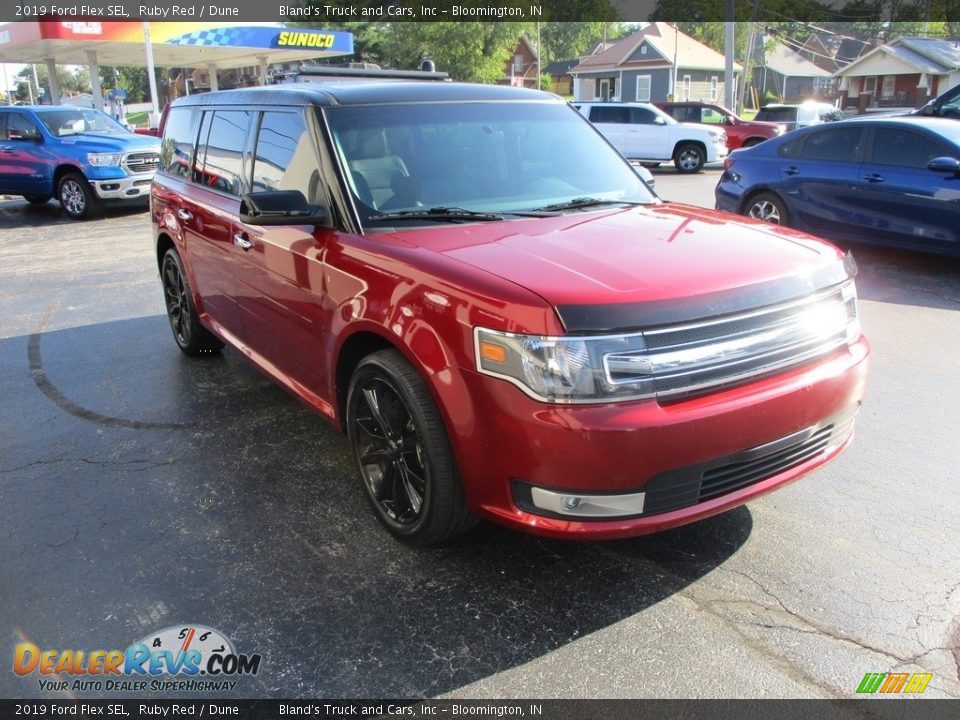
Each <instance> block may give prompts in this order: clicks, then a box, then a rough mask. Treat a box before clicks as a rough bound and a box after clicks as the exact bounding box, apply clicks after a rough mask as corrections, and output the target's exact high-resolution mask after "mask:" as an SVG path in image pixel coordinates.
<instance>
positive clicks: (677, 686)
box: [0, 172, 960, 698]
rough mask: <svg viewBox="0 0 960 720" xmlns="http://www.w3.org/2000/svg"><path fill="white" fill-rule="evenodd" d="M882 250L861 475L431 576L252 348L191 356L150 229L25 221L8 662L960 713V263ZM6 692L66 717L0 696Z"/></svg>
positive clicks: (514, 541)
mask: <svg viewBox="0 0 960 720" xmlns="http://www.w3.org/2000/svg"><path fill="white" fill-rule="evenodd" d="M715 181H716V176H715V174H714V173H711V172H708V173H703V174H701V175H699V176H697V177H696V178H693V179H691V178H687V177H679V176H673V175H671V174H669V173H662V174H660V175H659V176H658V179H657V185H658V190H659V191H660V192H661V194H663V195H665V196H667V197H670V193H671V192H676V193H678V195H680V199H685V200H691V199H693V200H695V199H696V198H702V199H704V200H705V202H704V203H703V204H708V203H709V201H708V200H707V197H708V196H707V195H706V194H705V193H708V192H709V191H710V190H712V184H713V183H715ZM688 192H689V193H691V194H692V193H694V192H695V193H697V194H696V196H695V197H683V194H685V193H688ZM854 253H855V255H856V257H857V261H858V263H859V265H860V269H861V272H860V277H859V279H858V286H859V289H860V295H861V314H862V318H863V325H864V328H865V331H866V333H867V335H868V337H869V339H870V341H871V343H872V345H873V364H872V371H871V378H870V384H869V387H868V394H867V399H866V403H865V405H864V407H863V410H862V412H861V414H860V417H859V419H858V424H857V437H856V438H855V440H854V443H853V445H852V446H851V448H850V449H849V450H848V451H847V452H846V453H845V454H844V455H842V456H841V457H840V458H839V459H838V460H836V461H835V462H834V463H832V464H831V465H829V466H827V467H826V468H823V469H821V470H819V471H817V472H815V473H813V474H812V475H809V476H807V477H806V478H803V479H802V480H800V481H799V482H797V483H794V484H792V485H790V486H788V487H786V488H784V489H782V490H780V491H778V492H776V493H774V494H772V495H769V496H767V497H765V498H762V499H761V500H759V501H756V502H753V503H751V504H750V505H749V506H747V507H745V508H738V509H736V510H734V511H732V512H729V513H727V514H725V515H722V516H719V517H715V518H711V519H709V520H707V521H704V522H701V523H698V524H695V525H690V526H687V527H684V528H679V529H677V530H674V531H670V532H668V533H663V534H661V535H657V536H651V537H646V538H640V539H637V540H631V541H622V542H612V543H601V544H591V545H588V544H573V543H563V542H554V541H547V540H541V539H537V538H532V537H526V536H522V535H518V534H515V533H512V532H509V531H506V530H501V529H500V528H497V527H494V526H490V525H482V526H481V527H480V528H478V530H476V531H475V532H474V533H472V534H471V535H469V536H467V537H466V538H463V539H462V540H460V541H458V542H457V543H455V544H453V545H451V546H449V547H445V548H443V549H440V550H426V551H424V550H414V549H410V548H407V547H405V546H401V545H399V544H397V543H395V542H393V541H392V540H390V539H389V537H388V536H387V535H386V534H385V533H384V532H383V530H382V529H381V528H380V527H379V525H378V524H377V522H376V521H375V519H374V518H373V516H372V514H371V513H370V512H369V510H368V509H367V507H366V504H365V500H364V497H363V494H362V490H361V488H360V485H359V482H358V481H357V480H356V478H355V477H354V475H355V471H354V469H353V467H352V461H351V459H350V457H349V455H348V452H347V445H346V442H345V441H344V439H343V437H342V436H341V435H339V434H338V433H337V432H335V431H334V430H333V429H332V428H330V427H329V426H327V425H326V424H325V423H324V422H323V421H322V420H320V419H319V418H318V417H316V416H314V415H313V414H311V413H310V412H309V411H308V410H307V409H306V408H304V407H303V406H302V405H300V404H299V403H297V402H296V401H294V400H293V399H292V398H290V397H289V396H287V395H286V394H285V393H283V392H282V391H281V390H279V389H278V388H276V387H274V386H273V385H271V384H270V383H269V382H268V381H266V380H265V379H263V378H262V377H261V376H260V375H259V374H258V373H257V372H256V371H254V370H253V369H251V368H250V367H249V366H248V365H246V364H245V363H244V361H243V360H242V359H241V358H240V357H239V356H238V355H237V354H236V353H234V352H229V351H228V352H225V353H224V354H223V356H222V357H218V358H208V359H204V360H202V361H191V360H189V359H187V358H184V357H182V356H181V355H180V353H179V352H178V351H177V349H176V347H175V345H174V343H173V340H172V338H171V337H170V332H169V328H168V326H167V324H166V320H165V319H164V317H163V314H162V313H163V306H162V298H161V293H160V289H159V281H158V279H157V272H156V268H155V264H154V262H153V259H152V247H151V239H150V230H149V224H148V218H147V216H146V214H144V213H141V212H131V211H126V210H124V211H115V212H111V213H108V215H107V216H106V217H105V218H104V219H102V220H98V221H95V222H90V223H72V222H67V221H64V220H62V219H61V217H60V215H59V212H58V209H57V206H56V205H55V204H53V203H50V204H48V205H47V206H46V207H41V208H34V207H31V206H27V204H26V203H24V202H21V201H17V200H13V201H0V398H2V410H0V628H2V630H3V632H4V633H6V638H7V640H6V643H5V649H2V650H0V656H3V657H5V658H6V659H5V660H3V661H2V666H5V667H6V668H9V667H10V664H9V663H10V659H11V654H12V649H13V645H14V644H15V643H16V642H21V641H22V639H23V638H29V639H30V640H32V641H33V642H36V643H37V644H38V645H40V646H42V647H44V648H64V649H65V648H74V649H81V648H83V649H90V650H92V649H103V648H121V649H122V648H125V647H126V646H127V645H129V644H130V643H131V642H133V641H135V640H137V639H139V638H140V637H143V636H144V635H145V634H147V633H150V632H155V631H158V630H161V629H163V628H166V627H169V626H171V625H178V624H186V623H199V624H204V625H208V626H211V627H214V628H217V629H219V630H221V631H222V632H223V633H224V634H225V635H227V636H228V637H229V638H230V639H231V640H232V641H233V642H234V644H235V645H236V646H237V648H238V650H239V651H241V652H246V653H252V652H258V653H260V654H262V655H263V657H264V663H263V668H264V669H263V671H262V672H261V674H260V675H258V676H257V677H255V678H244V679H242V680H241V681H240V682H239V687H238V689H237V690H236V692H235V694H236V695H237V696H242V697H327V698H330V697H344V698H348V697H391V696H393V697H397V696H402V697H424V696H427V697H430V696H449V697H462V698H503V697H512V698H519V697H538V698H550V697H558V698H560V697H611V698H615V697H822V698H849V697H853V696H854V694H855V692H854V691H855V690H856V687H857V685H858V684H859V682H860V679H861V678H862V677H863V675H864V674H865V673H867V672H891V671H901V672H921V671H923V672H932V673H933V674H934V677H933V680H932V681H931V683H930V685H929V687H928V689H927V691H926V693H925V697H954V698H960V679H958V674H960V553H958V552H957V539H958V538H960V503H958V499H960V462H958V461H960V445H958V442H957V430H956V425H955V423H954V422H953V421H954V412H955V408H954V406H955V404H956V398H957V397H960V392H958V390H960V373H957V372H956V369H957V361H956V358H957V357H960V332H957V327H958V325H957V321H958V315H957V313H958V311H960V261H958V260H951V259H943V258H930V257H922V256H917V255H911V254H908V253H901V252H897V251H887V250H877V249H871V248H854ZM0 659H2V657H0ZM95 695H96V693H91V694H90V696H95ZM105 695H109V693H105ZM0 696H3V697H44V696H45V695H44V693H43V692H41V691H40V690H39V688H38V685H37V682H36V679H35V678H18V677H16V676H15V675H14V674H13V673H12V672H10V671H9V670H0Z"/></svg>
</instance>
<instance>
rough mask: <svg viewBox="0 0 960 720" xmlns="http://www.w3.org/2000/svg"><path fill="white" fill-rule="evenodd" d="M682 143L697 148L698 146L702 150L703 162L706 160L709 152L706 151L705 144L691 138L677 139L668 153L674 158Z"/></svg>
mask: <svg viewBox="0 0 960 720" xmlns="http://www.w3.org/2000/svg"><path fill="white" fill-rule="evenodd" d="M684 145H696V146H697V147H698V148H700V150H701V151H702V152H703V161H704V162H707V158H709V157H710V155H709V153H707V144H706V143H705V142H703V141H702V140H693V139H684V140H677V143H676V144H675V145H674V146H673V152H672V153H670V157H671V158H676V157H677V152H679V150H680V148H682V147H683V146H684Z"/></svg>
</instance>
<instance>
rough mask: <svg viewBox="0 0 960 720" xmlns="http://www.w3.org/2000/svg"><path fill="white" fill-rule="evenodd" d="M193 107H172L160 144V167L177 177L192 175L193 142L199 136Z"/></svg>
mask: <svg viewBox="0 0 960 720" xmlns="http://www.w3.org/2000/svg"><path fill="white" fill-rule="evenodd" d="M196 115H197V113H196V112H194V110H193V108H171V110H170V115H169V117H167V125H166V127H165V128H164V131H163V144H162V145H161V146H160V169H161V170H162V171H163V172H166V173H169V174H170V175H176V176H177V177H183V178H186V177H190V166H191V165H192V164H193V144H194V141H195V140H196V138H197V131H196V127H197V126H196V122H195V120H196Z"/></svg>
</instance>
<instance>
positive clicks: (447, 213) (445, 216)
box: [370, 207, 503, 222]
mask: <svg viewBox="0 0 960 720" xmlns="http://www.w3.org/2000/svg"><path fill="white" fill-rule="evenodd" d="M380 220H437V221H439V222H443V221H457V220H465V221H470V222H473V221H477V222H492V221H495V220H503V216H502V215H495V214H494V213H485V212H477V211H475V210H467V209H465V208H458V207H432V208H424V209H422V210H419V209H418V210H398V211H397V212H388V213H380V214H378V215H371V216H370V221H371V222H374V221H377V222H378V221H380Z"/></svg>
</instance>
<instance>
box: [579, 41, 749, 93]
mask: <svg viewBox="0 0 960 720" xmlns="http://www.w3.org/2000/svg"><path fill="white" fill-rule="evenodd" d="M741 70H742V68H741V66H740V65H738V64H735V65H734V72H735V73H739V72H740V71H741ZM570 75H571V76H572V77H573V99H574V101H575V102H577V101H580V102H591V101H603V100H605V101H614V102H664V101H667V100H670V99H677V100H702V101H704V102H722V101H723V97H724V80H723V77H724V57H723V55H722V54H720V53H718V52H716V51H715V50H711V49H710V48H709V47H707V46H706V45H704V44H703V43H701V42H698V41H697V40H694V39H693V38H692V37H690V36H689V35H685V34H684V33H682V32H680V31H679V30H677V29H676V27H674V26H673V25H669V24H667V23H659V22H657V23H650V24H649V25H648V26H647V27H645V28H644V29H643V30H640V31H639V32H636V33H634V34H633V35H630V36H628V37H626V38H624V39H623V40H620V41H619V42H617V43H615V44H614V45H613V46H611V47H610V48H608V49H607V50H605V51H603V52H601V53H599V54H597V55H593V56H590V57H586V58H583V59H582V60H581V61H580V64H579V65H577V66H576V67H574V68H573V69H572V70H570ZM674 83H675V84H676V86H675V87H674Z"/></svg>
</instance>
